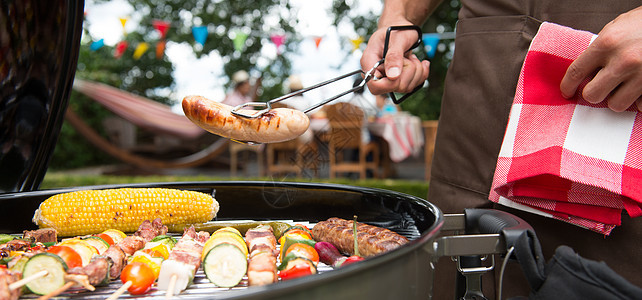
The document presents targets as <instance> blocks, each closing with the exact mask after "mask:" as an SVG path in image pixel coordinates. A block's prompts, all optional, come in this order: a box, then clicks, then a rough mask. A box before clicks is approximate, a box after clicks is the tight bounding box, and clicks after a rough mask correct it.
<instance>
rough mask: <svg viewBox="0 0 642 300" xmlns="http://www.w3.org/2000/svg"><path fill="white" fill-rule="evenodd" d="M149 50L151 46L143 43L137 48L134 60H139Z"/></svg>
mask: <svg viewBox="0 0 642 300" xmlns="http://www.w3.org/2000/svg"><path fill="white" fill-rule="evenodd" d="M147 49H149V44H147V43H145V42H142V43H140V44H138V46H136V50H134V55H133V56H134V59H139V58H140V57H141V56H143V54H145V52H146V51H147Z"/></svg>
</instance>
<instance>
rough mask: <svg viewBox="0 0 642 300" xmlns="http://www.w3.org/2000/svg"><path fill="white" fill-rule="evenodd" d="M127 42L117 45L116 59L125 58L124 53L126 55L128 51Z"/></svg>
mask: <svg viewBox="0 0 642 300" xmlns="http://www.w3.org/2000/svg"><path fill="white" fill-rule="evenodd" d="M127 45H128V44H127V41H120V42H118V44H116V50H115V51H114V57H115V58H120V57H121V56H123V53H125V50H127Z"/></svg>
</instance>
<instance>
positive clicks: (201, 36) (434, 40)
mask: <svg viewBox="0 0 642 300" xmlns="http://www.w3.org/2000/svg"><path fill="white" fill-rule="evenodd" d="M119 20H120V24H121V25H122V29H123V35H124V36H127V30H126V29H125V25H126V24H127V21H128V20H129V18H128V17H122V18H119ZM152 26H153V27H154V29H155V30H156V31H157V32H158V33H159V35H160V39H159V40H158V42H157V43H156V49H155V50H156V51H155V54H156V58H157V59H162V58H163V56H164V53H165V47H166V45H167V41H166V36H167V32H168V31H169V29H170V28H171V24H170V23H169V22H167V21H163V20H153V21H152ZM208 35H209V32H208V28H207V26H194V27H192V36H193V37H194V41H195V42H196V43H198V44H200V45H201V46H204V45H205V43H206V41H207V37H208ZM249 36H250V34H249V33H247V32H244V31H242V30H235V31H234V32H233V33H232V34H230V37H231V39H232V42H233V44H234V49H235V50H236V51H239V52H243V50H244V47H245V42H246V40H247V39H248V37H249ZM312 39H313V40H314V44H315V46H316V48H317V49H318V48H319V46H320V45H321V42H322V40H323V37H322V36H313V37H312ZM443 39H454V33H425V34H423V36H422V42H423V44H424V49H425V51H426V54H427V56H428V58H433V57H434V56H435V53H436V51H437V46H438V44H439V41H440V40H443ZM270 41H271V42H272V43H273V44H274V45H275V47H276V49H277V54H279V55H280V54H281V53H282V52H283V45H284V44H285V42H286V41H287V35H286V34H283V33H273V34H271V35H270ZM350 42H351V44H352V52H354V51H356V50H358V49H360V48H361V45H362V44H363V42H364V37H362V36H359V37H357V38H354V39H350ZM104 46H105V40H104V39H102V38H101V39H98V40H95V41H93V42H92V43H91V44H90V46H89V49H90V50H91V51H97V50H98V49H100V48H102V47H104ZM129 46H130V45H129V43H128V42H127V41H125V40H122V41H120V42H118V43H117V44H116V45H115V47H114V58H116V59H118V58H121V57H122V56H123V54H124V53H125V51H126V50H127V49H128V48H129ZM150 48H151V45H150V43H147V42H140V43H138V44H136V47H135V49H134V53H133V55H132V57H133V58H134V59H135V60H138V59H140V58H141V57H142V56H143V55H144V54H145V53H146V52H147V51H149V50H150Z"/></svg>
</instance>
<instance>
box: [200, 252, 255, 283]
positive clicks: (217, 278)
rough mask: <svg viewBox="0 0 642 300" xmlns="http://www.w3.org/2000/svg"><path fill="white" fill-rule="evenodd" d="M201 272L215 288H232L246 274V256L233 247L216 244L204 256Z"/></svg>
mask: <svg viewBox="0 0 642 300" xmlns="http://www.w3.org/2000/svg"><path fill="white" fill-rule="evenodd" d="M203 271H205V276H206V277H207V279H209V280H210V282H212V283H213V284H215V285H216V286H219V287H224V288H230V287H234V286H236V285H237V284H239V282H241V280H243V276H245V273H247V256H245V254H244V253H243V251H242V250H241V249H239V248H238V247H237V246H235V245H232V244H228V243H221V244H218V245H216V246H215V247H214V248H212V249H211V250H210V251H208V252H207V254H206V255H205V259H204V260H203Z"/></svg>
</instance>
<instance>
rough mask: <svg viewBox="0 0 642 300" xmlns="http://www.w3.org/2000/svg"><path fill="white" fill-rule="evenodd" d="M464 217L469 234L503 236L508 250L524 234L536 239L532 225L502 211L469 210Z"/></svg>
mask: <svg viewBox="0 0 642 300" xmlns="http://www.w3.org/2000/svg"><path fill="white" fill-rule="evenodd" d="M464 216H465V220H466V225H465V226H466V233H467V234H475V233H478V234H501V235H502V236H503V237H504V240H505V243H506V248H511V247H513V246H515V244H516V243H517V240H518V238H519V237H520V236H521V235H522V234H526V235H527V236H529V237H530V238H534V239H536V236H535V230H533V227H531V225H529V224H528V223H526V221H524V220H522V219H521V218H519V217H517V216H514V215H512V214H509V213H507V212H504V211H501V210H495V209H480V208H468V209H465V210H464Z"/></svg>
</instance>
